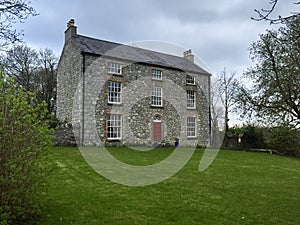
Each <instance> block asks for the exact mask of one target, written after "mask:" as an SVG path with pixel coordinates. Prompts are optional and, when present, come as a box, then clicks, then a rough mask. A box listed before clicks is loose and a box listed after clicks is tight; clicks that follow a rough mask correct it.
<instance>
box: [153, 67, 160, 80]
mask: <svg viewBox="0 0 300 225" xmlns="http://www.w3.org/2000/svg"><path fill="white" fill-rule="evenodd" d="M152 79H153V80H162V70H158V69H152Z"/></svg>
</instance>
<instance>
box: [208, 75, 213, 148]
mask: <svg viewBox="0 0 300 225" xmlns="http://www.w3.org/2000/svg"><path fill="white" fill-rule="evenodd" d="M210 78H211V76H209V77H208V118H209V119H208V127H209V128H208V129H209V142H210V143H209V145H210V147H212V139H213V137H212V132H211V131H212V130H211V120H212V118H211V105H210V104H211V102H210V94H211V93H210V85H211V83H210Z"/></svg>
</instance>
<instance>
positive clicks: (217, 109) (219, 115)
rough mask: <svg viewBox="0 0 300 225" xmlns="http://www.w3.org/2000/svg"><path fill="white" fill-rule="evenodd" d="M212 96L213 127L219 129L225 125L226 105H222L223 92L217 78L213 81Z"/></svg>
mask: <svg viewBox="0 0 300 225" xmlns="http://www.w3.org/2000/svg"><path fill="white" fill-rule="evenodd" d="M210 98H211V122H212V129H213V130H219V129H220V128H221V127H223V125H224V123H223V121H224V107H222V102H221V93H220V90H219V84H218V82H217V81H216V80H215V81H213V82H212V85H211V95H210Z"/></svg>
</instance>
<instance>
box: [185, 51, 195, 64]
mask: <svg viewBox="0 0 300 225" xmlns="http://www.w3.org/2000/svg"><path fill="white" fill-rule="evenodd" d="M183 57H184V58H186V59H188V60H190V61H191V62H194V55H193V54H192V50H191V49H189V50H186V51H184V52H183Z"/></svg>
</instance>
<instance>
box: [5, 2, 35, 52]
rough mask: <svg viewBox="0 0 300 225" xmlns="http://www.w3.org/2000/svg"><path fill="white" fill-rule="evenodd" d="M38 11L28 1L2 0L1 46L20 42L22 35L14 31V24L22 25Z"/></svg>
mask: <svg viewBox="0 0 300 225" xmlns="http://www.w3.org/2000/svg"><path fill="white" fill-rule="evenodd" d="M36 15H37V13H36V11H35V10H34V9H33V8H32V7H31V6H30V2H29V1H27V0H0V46H2V47H3V46H4V45H5V44H7V43H15V42H19V41H20V40H21V39H20V36H21V33H20V32H18V31H17V30H16V29H13V27H12V24H14V23H18V22H19V23H22V22H24V21H25V20H26V19H27V18H28V17H29V16H36Z"/></svg>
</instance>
